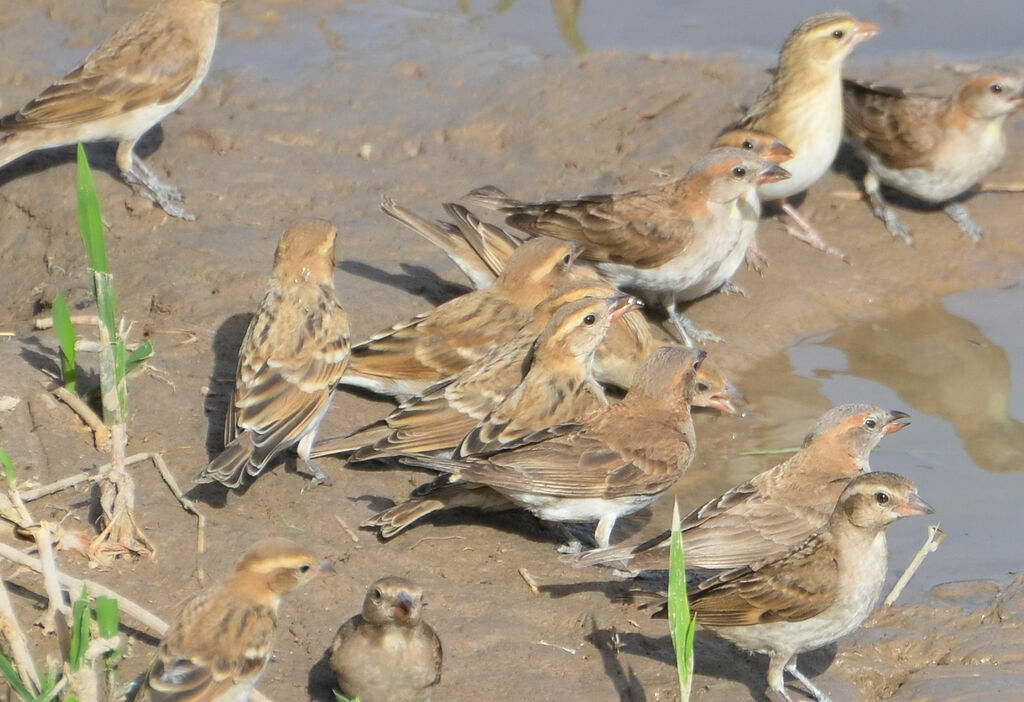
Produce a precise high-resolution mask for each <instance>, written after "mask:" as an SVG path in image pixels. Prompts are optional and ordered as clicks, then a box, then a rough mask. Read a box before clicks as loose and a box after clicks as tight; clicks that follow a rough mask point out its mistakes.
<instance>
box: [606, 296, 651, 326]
mask: <svg viewBox="0 0 1024 702" xmlns="http://www.w3.org/2000/svg"><path fill="white" fill-rule="evenodd" d="M643 306H644V303H643V301H642V300H640V299H639V298H636V297H633V296H632V295H616V296H615V297H613V298H610V299H609V302H608V319H609V323H612V324H613V323H614V322H615V320H617V319H618V318H619V317H621V316H622V315H624V314H626V313H627V312H629V311H630V310H638V309H640V308H641V307H643Z"/></svg>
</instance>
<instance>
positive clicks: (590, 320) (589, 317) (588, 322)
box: [583, 314, 597, 327]
mask: <svg viewBox="0 0 1024 702" xmlns="http://www.w3.org/2000/svg"><path fill="white" fill-rule="evenodd" d="M596 321H597V317H595V316H594V315H592V314H588V315H587V316H586V317H584V318H583V323H584V324H586V325H587V326H588V327H589V326H590V325H591V324H593V323H594V322H596Z"/></svg>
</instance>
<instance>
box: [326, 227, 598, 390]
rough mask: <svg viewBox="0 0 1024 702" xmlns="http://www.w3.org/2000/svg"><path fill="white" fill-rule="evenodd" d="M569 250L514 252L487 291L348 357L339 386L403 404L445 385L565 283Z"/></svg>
mask: <svg viewBox="0 0 1024 702" xmlns="http://www.w3.org/2000/svg"><path fill="white" fill-rule="evenodd" d="M578 253H579V247H578V245H576V244H573V243H570V242H565V241H558V240H557V239H551V238H543V239H538V240H536V241H534V242H531V243H530V246H528V247H526V246H524V247H523V248H521V249H519V250H517V251H516V253H515V255H514V256H513V257H512V258H511V259H509V262H508V265H507V266H506V267H505V269H504V270H503V271H502V274H501V276H500V277H499V278H498V279H497V280H495V282H494V284H493V285H491V286H490V287H488V288H487V289H485V290H477V291H474V292H470V293H467V294H466V295H462V296H460V297H457V298H455V299H454V300H449V301H448V302H446V303H444V304H443V305H440V306H439V307H437V308H435V309H433V310H431V311H430V312H426V313H424V314H421V315H418V316H416V317H414V318H413V319H411V320H409V321H407V322H402V323H399V324H396V325H394V326H393V327H391V328H390V329H387V330H385V331H383V332H381V333H379V334H376V335H375V336H373V337H372V338H371V339H369V340H368V341H365V342H363V343H361V344H357V345H356V346H355V347H353V349H352V360H351V363H350V364H349V367H348V370H347V371H346V373H345V375H344V376H343V377H342V380H341V382H342V384H344V385H354V386H356V387H361V388H366V389H367V390H372V391H373V392H377V393H381V394H384V395H393V396H397V397H400V398H408V397H412V396H416V395H419V394H422V393H423V392H424V391H425V390H426V389H427V388H429V387H430V386H431V385H433V384H434V383H436V382H438V381H441V380H444V379H446V378H450V377H451V376H453V375H455V374H456V373H458V372H459V371H461V370H462V369H463V368H465V367H466V366H468V365H469V364H471V363H472V362H473V361H476V360H477V359H479V358H480V357H481V356H483V355H484V354H486V353H487V352H488V351H490V350H491V349H492V348H494V347H495V346H497V345H499V344H501V343H504V342H505V341H508V340H509V339H510V338H512V337H513V336H514V335H515V334H516V332H518V331H519V329H520V328H521V327H522V326H523V325H524V324H526V322H527V321H529V319H530V315H531V313H532V311H533V308H534V307H535V306H536V305H537V303H539V302H540V301H541V300H543V299H544V298H545V297H547V296H548V295H550V294H551V293H552V292H553V291H555V290H557V289H558V288H559V287H561V285H563V284H564V283H566V282H568V280H569V278H568V277H567V276H568V272H569V269H570V268H571V266H572V264H573V261H575V260H576V256H577V254H578Z"/></svg>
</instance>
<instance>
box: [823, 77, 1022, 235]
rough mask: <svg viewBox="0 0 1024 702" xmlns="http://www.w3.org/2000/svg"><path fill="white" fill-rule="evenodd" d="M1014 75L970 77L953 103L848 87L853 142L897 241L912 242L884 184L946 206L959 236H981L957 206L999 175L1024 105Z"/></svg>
mask: <svg viewBox="0 0 1024 702" xmlns="http://www.w3.org/2000/svg"><path fill="white" fill-rule="evenodd" d="M1022 88H1024V81H1021V79H1020V78H1019V77H1017V76H1012V75H993V74H986V75H982V76H975V77H973V78H968V79H967V80H965V81H964V82H963V83H961V84H960V86H959V87H958V88H957V89H956V91H955V92H954V93H953V94H952V95H951V96H949V97H948V98H938V97H932V96H930V95H919V94H915V93H909V92H905V91H903V90H901V89H899V88H890V87H883V86H877V85H869V84H865V83H858V82H855V81H852V80H845V81H843V99H844V105H845V125H846V138H847V141H849V142H850V144H851V145H852V146H853V149H854V151H856V152H857V155H858V156H860V158H861V159H862V160H863V161H864V163H865V164H866V165H867V168H868V172H867V174H866V175H865V176H864V191H865V192H866V193H867V196H868V199H869V200H870V202H871V208H872V210H873V211H874V213H875V216H876V217H878V218H879V219H880V220H882V221H883V222H884V223H885V227H886V229H888V230H889V232H890V233H891V234H892V235H893V236H894V237H899V238H901V239H903V240H904V241H905V242H907V244H913V241H914V240H913V238H912V237H911V235H910V229H909V228H908V227H907V226H906V225H904V224H903V223H901V222H900V221H899V219H898V218H897V217H896V213H894V212H893V211H892V210H890V209H889V207H888V206H887V205H886V202H885V199H884V198H883V197H882V192H881V185H888V186H890V187H892V188H895V189H896V190H899V191H901V192H904V193H907V194H908V195H912V196H914V197H916V198H918V199H919V200H923V201H925V202H928V203H935V204H942V205H943V206H944V207H943V209H944V210H945V212H946V214H948V215H949V216H950V217H951V218H952V219H953V221H954V222H956V223H957V226H959V227H960V230H961V231H962V232H963V233H965V234H967V235H968V236H970V237H971V238H972V239H973V240H974V241H978V240H979V238H980V237H981V227H979V226H978V225H977V224H975V223H974V222H973V221H972V220H971V217H970V215H969V214H968V213H967V210H966V209H965V208H964V206H963V205H961V204H959V203H956V202H951V200H954V199H955V198H957V197H958V196H960V195H962V194H963V193H964V192H965V191H967V190H968V189H969V188H971V187H973V186H974V185H975V184H976V183H977V182H978V181H979V180H981V178H982V177H984V176H985V175H987V174H988V173H990V172H992V171H993V170H995V168H996V167H997V166H999V164H1000V163H1002V161H1003V157H1004V156H1005V155H1006V135H1005V134H1004V133H1003V123H1004V122H1005V121H1006V118H1007V117H1008V116H1009V115H1010V113H1012V112H1013V111H1015V110H1017V109H1018V108H1019V107H1020V106H1021V105H1024V94H1022V92H1021V89H1022Z"/></svg>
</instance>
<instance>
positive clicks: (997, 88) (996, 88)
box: [988, 83, 1003, 95]
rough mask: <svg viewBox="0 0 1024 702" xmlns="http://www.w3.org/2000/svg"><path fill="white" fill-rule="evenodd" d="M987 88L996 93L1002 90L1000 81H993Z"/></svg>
mask: <svg viewBox="0 0 1024 702" xmlns="http://www.w3.org/2000/svg"><path fill="white" fill-rule="evenodd" d="M988 89H989V90H990V91H991V92H993V93H996V94H997V95H998V94H999V93H1001V92H1003V84H1002V83H993V84H992V85H990V86H988Z"/></svg>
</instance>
